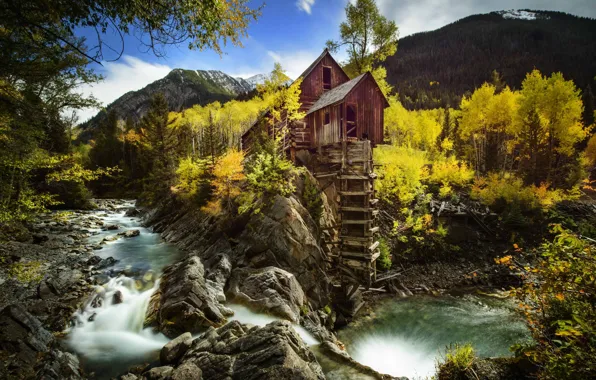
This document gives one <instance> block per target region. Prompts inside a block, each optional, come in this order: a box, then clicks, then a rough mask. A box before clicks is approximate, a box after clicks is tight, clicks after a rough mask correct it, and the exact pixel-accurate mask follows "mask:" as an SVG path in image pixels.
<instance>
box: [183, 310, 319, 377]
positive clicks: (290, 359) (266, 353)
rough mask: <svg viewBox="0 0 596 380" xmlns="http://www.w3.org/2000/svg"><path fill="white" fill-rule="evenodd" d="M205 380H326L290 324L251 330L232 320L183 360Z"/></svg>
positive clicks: (207, 335) (194, 346) (205, 337)
mask: <svg viewBox="0 0 596 380" xmlns="http://www.w3.org/2000/svg"><path fill="white" fill-rule="evenodd" d="M189 363H192V364H194V365H195V366H196V367H198V368H200V369H201V371H202V376H203V377H204V378H205V379H215V380H219V379H232V378H233V379H272V380H273V379H274V380H280V379H321V380H322V379H324V378H325V376H324V375H323V371H322V369H321V367H320V365H319V364H318V363H317V360H316V358H315V356H314V354H313V353H312V352H311V351H310V350H309V349H308V347H306V345H305V344H304V342H303V341H302V339H301V338H300V336H299V335H298V334H297V333H296V331H295V330H294V328H293V327H292V325H291V324H290V323H289V322H282V321H277V322H272V323H270V324H268V325H267V326H265V327H262V328H260V327H256V326H253V327H249V326H247V325H243V324H241V323H240V322H238V321H232V322H230V323H228V324H226V325H225V326H223V327H220V328H219V329H210V330H208V331H207V332H206V333H205V334H203V336H202V337H201V338H199V339H195V340H194V341H193V343H192V346H191V348H190V349H189V350H188V351H187V353H186V355H184V357H183V358H182V360H181V366H182V365H188V364H189Z"/></svg>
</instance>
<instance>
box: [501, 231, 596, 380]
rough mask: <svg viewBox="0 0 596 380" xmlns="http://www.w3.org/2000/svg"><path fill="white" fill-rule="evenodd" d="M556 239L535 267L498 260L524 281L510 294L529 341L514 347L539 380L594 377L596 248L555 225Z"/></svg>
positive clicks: (544, 248) (542, 251) (542, 249)
mask: <svg viewBox="0 0 596 380" xmlns="http://www.w3.org/2000/svg"><path fill="white" fill-rule="evenodd" d="M552 232H554V233H556V234H557V235H556V237H555V238H554V240H553V241H552V242H547V243H545V244H543V245H542V246H541V247H540V249H539V253H540V255H541V259H540V260H539V261H538V263H537V264H536V265H535V266H534V267H527V266H526V267H524V266H521V265H518V264H517V263H516V261H515V260H513V259H512V256H505V257H503V258H500V259H497V260H496V261H497V262H498V263H500V264H503V265H507V266H509V268H510V269H512V270H515V271H516V272H521V273H523V274H522V276H523V277H524V278H526V279H528V281H525V283H524V285H523V286H522V287H521V288H519V289H517V290H516V291H515V295H516V297H517V298H518V300H519V302H520V304H519V307H520V311H521V313H522V315H523V316H524V318H525V319H526V323H527V325H528V328H529V329H530V332H531V334H532V337H533V338H534V340H533V342H532V343H529V344H526V345H518V346H514V350H515V351H516V352H517V354H518V355H524V356H526V357H528V358H530V359H531V360H532V361H533V362H534V363H535V364H537V366H538V368H539V373H538V378H540V379H563V380H565V379H569V380H571V379H593V378H595V376H596V304H595V303H594V299H595V297H596V277H595V276H596V275H595V273H596V257H595V254H596V245H594V244H591V243H590V242H589V241H586V240H583V239H581V238H579V237H578V236H577V235H575V234H573V233H571V232H570V231H568V230H565V229H563V228H562V227H561V226H560V225H554V228H553V230H552Z"/></svg>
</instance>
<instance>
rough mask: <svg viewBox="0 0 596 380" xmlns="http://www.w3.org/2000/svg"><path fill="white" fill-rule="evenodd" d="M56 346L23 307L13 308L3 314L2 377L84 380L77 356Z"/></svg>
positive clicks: (0, 317) (0, 332) (0, 321)
mask: <svg viewBox="0 0 596 380" xmlns="http://www.w3.org/2000/svg"><path fill="white" fill-rule="evenodd" d="M56 346H57V344H56V340H55V338H54V336H53V335H52V334H51V333H50V332H49V331H48V330H46V329H45V328H44V327H43V326H42V324H41V322H40V321H39V320H38V319H37V318H35V317H34V316H33V315H31V314H30V313H29V312H27V311H26V310H25V309H24V308H23V307H21V306H19V305H9V306H7V307H5V308H4V309H2V310H1V311H0V358H1V359H2V360H0V362H2V365H1V366H0V373H1V374H3V375H6V376H7V377H8V378H42V377H43V378H46V379H80V378H81V373H80V370H79V361H78V359H77V357H76V356H74V355H72V354H70V353H65V352H62V351H60V350H59V349H57V348H56ZM44 359H45V360H44Z"/></svg>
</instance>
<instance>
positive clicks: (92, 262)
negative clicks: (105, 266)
mask: <svg viewBox="0 0 596 380" xmlns="http://www.w3.org/2000/svg"><path fill="white" fill-rule="evenodd" d="M100 261H101V257H99V256H95V255H93V256H91V257H90V258H89V259H87V265H97V264H99V263H100Z"/></svg>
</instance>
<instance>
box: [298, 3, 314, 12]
mask: <svg viewBox="0 0 596 380" xmlns="http://www.w3.org/2000/svg"><path fill="white" fill-rule="evenodd" d="M313 5H315V0H298V1H296V6H297V7H298V9H300V10H302V11H304V12H306V13H308V14H310V13H311V10H312V7H313Z"/></svg>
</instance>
